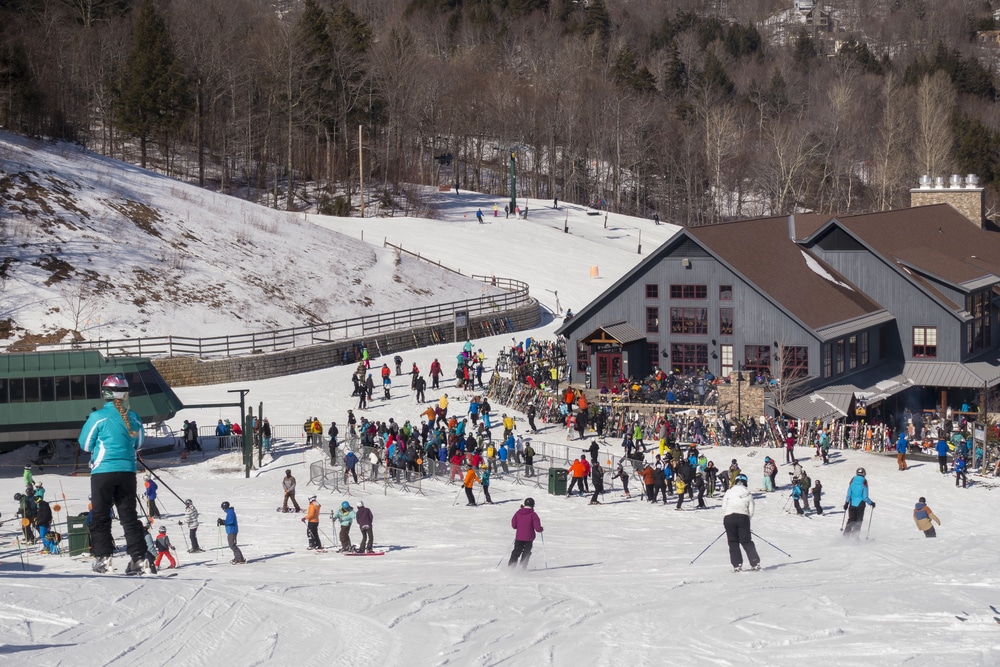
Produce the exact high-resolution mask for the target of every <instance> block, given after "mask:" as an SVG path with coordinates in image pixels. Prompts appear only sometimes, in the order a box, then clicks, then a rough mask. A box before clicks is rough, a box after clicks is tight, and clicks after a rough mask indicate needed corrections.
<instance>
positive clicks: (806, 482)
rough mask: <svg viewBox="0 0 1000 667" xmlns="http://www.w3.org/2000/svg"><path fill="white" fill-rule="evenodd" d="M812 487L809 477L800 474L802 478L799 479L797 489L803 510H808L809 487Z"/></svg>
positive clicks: (803, 473)
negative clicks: (799, 491)
mask: <svg viewBox="0 0 1000 667" xmlns="http://www.w3.org/2000/svg"><path fill="white" fill-rule="evenodd" d="M811 486H812V480H811V479H809V475H807V474H806V473H805V471H803V472H802V476H801V477H799V489H800V490H801V491H802V504H803V506H804V509H809V487H811Z"/></svg>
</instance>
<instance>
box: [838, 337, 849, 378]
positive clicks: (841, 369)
mask: <svg viewBox="0 0 1000 667" xmlns="http://www.w3.org/2000/svg"><path fill="white" fill-rule="evenodd" d="M846 349H847V347H846V345H845V344H844V339H843V338H841V339H840V340H838V341H837V375H840V374H842V373H843V372H844V357H846V356H847V355H846V354H845V351H846Z"/></svg>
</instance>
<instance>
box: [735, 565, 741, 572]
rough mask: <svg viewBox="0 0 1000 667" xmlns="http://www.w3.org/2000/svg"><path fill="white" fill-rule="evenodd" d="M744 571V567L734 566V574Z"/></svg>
mask: <svg viewBox="0 0 1000 667" xmlns="http://www.w3.org/2000/svg"><path fill="white" fill-rule="evenodd" d="M742 571H743V565H734V566H733V572H742Z"/></svg>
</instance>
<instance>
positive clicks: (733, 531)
mask: <svg viewBox="0 0 1000 667" xmlns="http://www.w3.org/2000/svg"><path fill="white" fill-rule="evenodd" d="M753 509H754V503H753V494H751V493H750V491H749V490H748V489H747V476H746V475H744V474H742V473H741V474H739V475H737V476H736V480H735V481H734V483H733V486H732V488H730V489H729V490H728V491H726V495H724V496H723V497H722V525H723V526H724V527H725V529H726V540H727V541H728V542H729V562H730V563H731V564H732V566H733V570H735V571H736V572H739V571H741V570H742V569H743V554H742V553H740V547H743V551H746V553H747V558H748V559H749V560H750V569H752V570H759V569H760V556H758V555H757V547H756V546H755V545H754V543H753V540H752V539H751V538H750V536H751V535H752V532H751V529H750V517H752V516H753Z"/></svg>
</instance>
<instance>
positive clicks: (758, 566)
mask: <svg viewBox="0 0 1000 667" xmlns="http://www.w3.org/2000/svg"><path fill="white" fill-rule="evenodd" d="M750 569H751V570H753V571H754V572H759V571H760V563H757V564H756V565H754V566H753V567H751V568H750Z"/></svg>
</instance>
